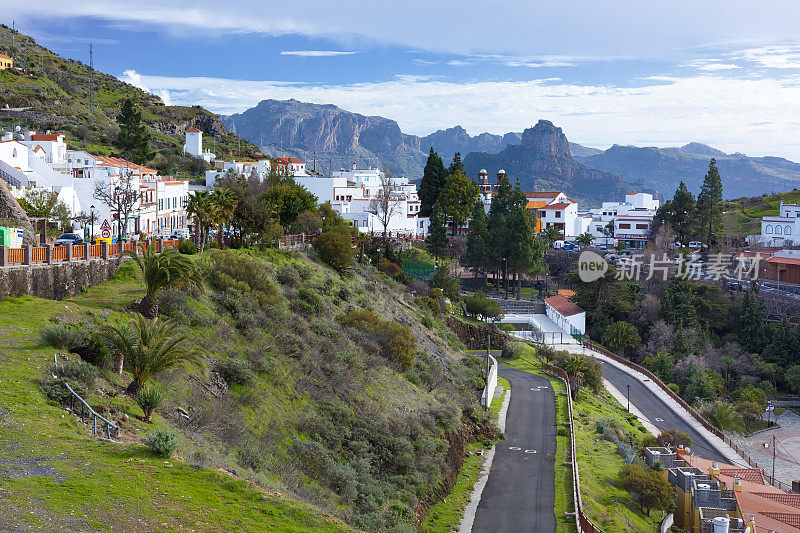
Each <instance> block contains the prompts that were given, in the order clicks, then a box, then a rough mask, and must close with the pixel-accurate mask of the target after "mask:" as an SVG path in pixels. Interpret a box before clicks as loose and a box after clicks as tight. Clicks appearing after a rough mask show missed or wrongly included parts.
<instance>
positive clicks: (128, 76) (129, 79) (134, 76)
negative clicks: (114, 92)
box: [119, 69, 150, 93]
mask: <svg viewBox="0 0 800 533" xmlns="http://www.w3.org/2000/svg"><path fill="white" fill-rule="evenodd" d="M119 79H120V80H122V81H124V82H125V83H130V84H131V85H133V86H134V87H137V88H139V89H141V90H143V91H146V92H148V93H149V92H150V89H149V88H148V87H147V85H145V84H144V79H143V78H142V75H141V74H139V73H138V72H136V71H135V70H133V69H128V70H126V71H125V72H123V73H122V76H119Z"/></svg>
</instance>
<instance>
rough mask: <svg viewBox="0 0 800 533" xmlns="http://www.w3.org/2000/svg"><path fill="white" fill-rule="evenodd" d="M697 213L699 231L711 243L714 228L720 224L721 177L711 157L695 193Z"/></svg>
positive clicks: (715, 162)
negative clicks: (706, 170)
mask: <svg viewBox="0 0 800 533" xmlns="http://www.w3.org/2000/svg"><path fill="white" fill-rule="evenodd" d="M697 214H698V215H699V216H700V233H701V234H702V233H704V232H705V233H706V235H707V238H708V241H707V243H706V244H711V237H712V236H713V235H714V230H715V229H716V228H719V227H720V226H721V225H722V178H721V177H720V175H719V170H718V169H717V160H716V159H713V158H712V159H711V162H710V163H709V164H708V172H707V173H706V175H705V178H703V186H702V187H701V188H700V194H698V195H697Z"/></svg>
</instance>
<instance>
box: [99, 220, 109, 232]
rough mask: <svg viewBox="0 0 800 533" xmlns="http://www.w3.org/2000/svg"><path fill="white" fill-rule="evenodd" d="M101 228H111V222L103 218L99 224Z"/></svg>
mask: <svg viewBox="0 0 800 533" xmlns="http://www.w3.org/2000/svg"><path fill="white" fill-rule="evenodd" d="M100 229H101V230H111V224H109V223H108V219H105V220H103V223H102V224H100Z"/></svg>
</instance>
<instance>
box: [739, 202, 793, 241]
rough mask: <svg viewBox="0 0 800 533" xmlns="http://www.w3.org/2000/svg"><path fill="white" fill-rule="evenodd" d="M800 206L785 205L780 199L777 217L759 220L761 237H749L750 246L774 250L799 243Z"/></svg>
mask: <svg viewBox="0 0 800 533" xmlns="http://www.w3.org/2000/svg"><path fill="white" fill-rule="evenodd" d="M798 222H800V205H798V204H786V203H783V199H781V207H780V212H779V213H778V215H777V216H767V217H763V218H762V219H761V235H750V236H749V237H748V238H747V241H748V243H750V244H761V245H763V246H769V247H774V248H781V247H783V246H791V245H794V244H797V243H800V237H798V235H800V224H798Z"/></svg>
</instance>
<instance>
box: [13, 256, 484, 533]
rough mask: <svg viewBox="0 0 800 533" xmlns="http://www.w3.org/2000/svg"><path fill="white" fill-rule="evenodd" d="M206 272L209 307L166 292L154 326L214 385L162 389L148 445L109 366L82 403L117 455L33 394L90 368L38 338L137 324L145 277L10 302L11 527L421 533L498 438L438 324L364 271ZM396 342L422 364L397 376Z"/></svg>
mask: <svg viewBox="0 0 800 533" xmlns="http://www.w3.org/2000/svg"><path fill="white" fill-rule="evenodd" d="M194 257H195V259H196V263H197V264H198V265H199V266H200V267H201V268H202V269H203V271H204V272H205V275H206V281H207V284H206V285H205V289H204V290H203V291H198V290H195V289H192V290H185V291H183V290H169V291H166V292H163V293H162V294H161V295H160V297H159V300H160V315H161V318H162V319H170V320H172V321H174V323H175V324H176V325H178V326H179V327H183V328H187V330H188V332H189V334H190V338H191V341H190V342H191V344H192V345H193V346H194V347H195V348H197V349H200V350H201V351H202V354H203V359H204V361H205V362H204V367H203V368H195V367H189V368H188V369H185V370H184V369H173V370H170V371H167V372H164V373H162V374H160V375H158V376H157V378H156V379H157V381H158V382H159V383H160V385H161V387H162V388H163V390H164V391H165V393H166V400H165V402H164V403H163V404H162V406H161V407H160V408H159V409H158V410H157V411H156V416H155V417H154V421H155V424H154V426H149V425H148V424H146V423H144V422H143V421H142V420H141V416H142V411H141V409H140V408H139V407H138V406H137V405H136V403H135V402H134V401H133V399H132V398H131V397H129V396H128V395H127V394H126V393H125V392H124V388H125V385H126V384H127V383H128V381H129V379H130V378H129V377H128V374H127V372H126V374H125V375H123V376H117V375H116V374H114V373H113V372H111V370H110V369H109V367H108V366H104V367H103V368H104V370H102V372H101V377H100V379H99V384H98V386H97V387H96V388H95V390H94V392H93V393H91V394H90V396H89V397H88V400H89V402H90V404H91V405H94V406H97V407H96V409H98V410H101V411H103V412H106V413H107V414H108V415H109V416H111V417H112V419H113V420H115V421H117V420H119V421H121V422H120V424H121V425H122V426H123V428H124V429H123V432H122V435H121V437H120V438H119V439H117V441H115V442H112V443H109V442H101V441H98V440H97V439H96V438H94V437H92V436H91V428H90V427H87V426H85V425H83V424H81V423H80V422H79V420H78V419H76V418H75V417H73V416H72V415H70V414H68V413H65V411H64V409H63V408H62V407H61V406H59V405H58V404H57V403H55V402H52V401H47V400H46V399H45V397H44V396H43V394H42V392H40V391H39V385H38V384H39V381H40V380H42V379H45V378H47V377H48V374H49V371H50V370H49V369H50V366H51V364H52V360H53V354H54V352H62V353H61V354H60V355H59V356H58V357H59V360H60V362H62V363H63V362H64V361H65V360H77V358H78V356H77V355H74V354H73V355H65V354H64V353H63V350H56V349H55V348H53V347H51V346H48V345H46V344H43V342H42V341H41V340H40V339H39V332H40V329H41V328H42V327H43V326H48V327H49V328H54V324H62V325H63V324H75V325H77V329H79V330H83V331H89V332H93V331H94V332H96V331H98V328H99V327H100V326H101V325H102V324H105V323H116V322H118V321H124V320H127V319H128V316H129V313H128V310H129V309H130V308H131V304H132V303H133V302H135V301H137V300H138V299H139V298H140V297H141V296H142V295H143V285H142V282H141V279H140V275H139V274H138V270H137V269H136V268H135V265H134V264H132V263H128V264H126V265H124V266H123V267H122V268H121V269H120V271H119V273H118V274H117V276H116V277H115V279H114V280H112V281H111V282H108V283H106V284H103V285H98V286H95V287H93V288H91V289H89V290H88V291H86V292H85V293H83V294H81V295H80V296H78V297H76V298H75V299H74V300H71V301H68V302H54V301H46V300H39V299H35V298H29V297H24V298H19V299H12V298H9V299H6V300H4V301H2V302H0V319H2V322H3V327H2V328H0V338H1V339H2V340H0V346H2V348H0V376H2V387H3V390H4V395H3V398H2V400H0V505H2V507H3V509H4V510H5V513H6V514H5V515H4V520H5V521H6V522H7V523H9V522H10V523H12V524H19V525H20V527H22V526H21V525H22V524H29V525H31V526H32V527H37V526H40V527H43V528H44V529H48V530H52V529H54V526H53V524H62V525H63V524H68V527H69V528H70V529H72V530H81V531H95V530H97V531H101V530H102V531H105V530H109V529H111V528H112V527H113V528H114V529H118V530H125V531H153V530H157V529H158V530H164V527H163V526H162V525H163V524H169V527H167V528H166V529H168V530H181V529H186V528H190V527H191V528H193V529H196V530H202V531H223V530H226V531H232V530H237V531H264V530H274V531H347V530H349V528H348V527H347V526H345V525H344V524H345V523H349V524H351V525H353V526H354V527H356V528H358V529H363V530H366V531H384V530H392V531H401V530H402V531H406V530H407V528H408V527H409V525H410V524H412V523H419V521H420V520H421V519H422V518H424V516H425V514H426V513H427V509H428V508H429V506H430V505H432V504H434V503H436V502H437V501H438V500H439V499H441V498H442V497H443V496H444V495H445V494H446V493H447V491H448V490H449V487H450V486H452V483H453V482H454V480H455V476H456V474H457V473H458V468H459V467H460V465H461V461H462V460H463V457H464V450H465V448H466V446H467V444H469V443H470V442H473V441H475V440H478V439H480V435H481V434H483V432H484V431H487V429H486V426H482V425H481V424H484V423H485V422H480V420H484V418H485V416H488V415H481V414H479V413H478V411H477V410H475V409H473V408H474V406H476V405H477V400H478V397H479V388H480V386H481V379H480V377H479V372H480V368H482V365H481V364H480V362H479V361H478V360H477V359H476V358H474V357H470V358H466V359H463V358H462V357H463V356H462V352H460V350H459V348H460V346H461V345H460V343H459V342H458V341H457V340H456V338H455V336H454V334H453V333H452V332H451V331H450V330H449V329H448V328H447V326H446V325H444V323H443V322H440V321H439V320H438V319H437V318H436V317H433V316H431V315H430V311H429V306H428V305H427V304H426V303H425V302H423V301H419V300H418V299H417V300H415V299H413V298H412V297H411V296H410V294H408V293H405V292H404V291H403V290H402V286H400V285H398V284H397V283H396V282H395V281H393V280H391V279H389V278H388V277H386V276H385V275H383V274H380V273H378V272H377V271H376V270H374V269H373V268H372V267H357V268H355V269H354V271H353V272H352V273H349V274H347V275H345V276H344V277H340V276H339V275H338V274H337V273H335V272H334V271H333V270H331V269H330V268H329V267H327V266H324V265H321V264H318V263H317V261H316V259H315V256H314V254H313V253H311V254H309V255H306V254H303V253H300V254H290V253H283V252H278V251H274V250H265V251H262V252H256V251H231V250H228V251H219V250H212V251H208V252H205V253H204V254H203V255H201V256H194ZM418 302H419V303H418ZM372 313H374V314H372ZM404 327H407V328H408V329H407V330H404V329H403V328H404ZM398 328H399V329H398ZM55 329H57V330H58V328H55ZM61 329H63V328H61ZM392 331H394V332H397V331H401V332H402V331H407V332H408V333H410V335H411V338H412V339H413V344H414V345H415V347H414V348H413V351H412V353H413V358H414V361H413V364H412V365H411V367H410V368H409V369H408V370H407V371H405V372H404V371H403V370H402V369H401V368H400V362H399V360H398V359H395V358H393V355H392V354H393V353H395V351H396V350H400V349H401V348H400V347H399V346H395V345H393V344H392V342H393V339H394V337H392V336H391V335H389V336H387V332H392ZM403 334H404V335H405V333H403ZM97 335H98V333H91V336H92V338H96V336H97ZM48 338H49V337H48ZM81 342H83V341H81ZM86 342H88V341H86ZM81 346H84V347H83V348H76V349H77V350H78V351H80V352H81V353H82V354H83V356H84V358H88V359H93V360H95V362H97V360H98V359H99V360H100V361H102V360H103V359H102V358H100V357H99V355H98V354H100V352H99V351H98V350H97V348H96V345H91V344H87V345H83V344H82V345H81ZM86 346H94V348H91V347H88V348H87V347H86ZM73 351H74V350H73ZM106 364H107V363H106ZM462 413H464V414H467V415H468V416H462ZM470 417H471V418H470ZM480 417H484V418H480ZM471 420H475V421H476V422H472V421H471ZM154 427H166V428H171V429H172V430H173V431H175V432H177V433H178V437H179V445H178V449H177V451H176V454H175V456H174V457H173V458H172V459H168V460H166V461H165V460H163V459H159V458H156V457H155V456H154V455H152V454H151V453H150V452H149V451H147V448H145V447H144V446H143V445H142V440H143V438H144V437H145V435H146V433H147V432H148V431H150V430H152V429H153V428H154ZM481 428H484V429H481ZM495 431H496V430H495ZM403 528H406V529H403Z"/></svg>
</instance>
